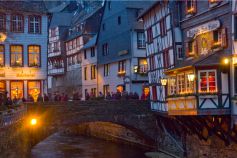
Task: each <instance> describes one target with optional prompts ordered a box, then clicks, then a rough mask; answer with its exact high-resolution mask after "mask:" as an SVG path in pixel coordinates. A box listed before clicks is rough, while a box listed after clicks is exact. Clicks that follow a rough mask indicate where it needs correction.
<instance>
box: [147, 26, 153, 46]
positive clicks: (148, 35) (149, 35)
mask: <svg viewBox="0 0 237 158" xmlns="http://www.w3.org/2000/svg"><path fill="white" fill-rule="evenodd" d="M147 42H148V43H152V42H153V34H152V27H150V28H148V29H147Z"/></svg>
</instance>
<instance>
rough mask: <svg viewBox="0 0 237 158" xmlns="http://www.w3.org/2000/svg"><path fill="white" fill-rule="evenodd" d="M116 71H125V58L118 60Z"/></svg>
mask: <svg viewBox="0 0 237 158" xmlns="http://www.w3.org/2000/svg"><path fill="white" fill-rule="evenodd" d="M118 73H126V60H121V61H119V62H118Z"/></svg>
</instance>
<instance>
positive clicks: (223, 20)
mask: <svg viewBox="0 0 237 158" xmlns="http://www.w3.org/2000/svg"><path fill="white" fill-rule="evenodd" d="M230 3H231V2H229V1H213V0H210V1H196V0H186V1H182V2H180V3H179V5H180V7H178V8H180V13H181V14H180V18H181V19H180V27H181V30H182V39H183V48H184V52H185V57H184V59H183V60H182V61H181V62H179V64H177V65H176V66H175V67H173V68H172V69H168V70H166V72H165V73H166V75H167V77H168V78H167V79H168V87H167V88H168V92H167V93H168V96H167V102H168V114H169V115H226V114H230V105H231V102H230V82H229V81H230V72H229V63H230V59H229V55H230V54H231V51H232V49H231V40H230V38H228V37H230V34H231V25H230V24H231V5H230Z"/></svg>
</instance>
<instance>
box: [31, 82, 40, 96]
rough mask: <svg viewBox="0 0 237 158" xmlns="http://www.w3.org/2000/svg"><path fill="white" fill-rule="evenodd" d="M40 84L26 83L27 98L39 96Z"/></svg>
mask: <svg viewBox="0 0 237 158" xmlns="http://www.w3.org/2000/svg"><path fill="white" fill-rule="evenodd" d="M40 87H41V83H40V81H28V97H29V96H31V97H33V98H34V96H37V97H38V96H39V95H40V94H41V89H40Z"/></svg>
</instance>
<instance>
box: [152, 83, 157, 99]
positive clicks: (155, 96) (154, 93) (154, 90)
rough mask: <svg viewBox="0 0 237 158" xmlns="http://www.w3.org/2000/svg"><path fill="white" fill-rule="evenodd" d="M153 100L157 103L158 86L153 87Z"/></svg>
mask: <svg viewBox="0 0 237 158" xmlns="http://www.w3.org/2000/svg"><path fill="white" fill-rule="evenodd" d="M152 99H153V100H154V101H155V100H157V90H156V86H152Z"/></svg>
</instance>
